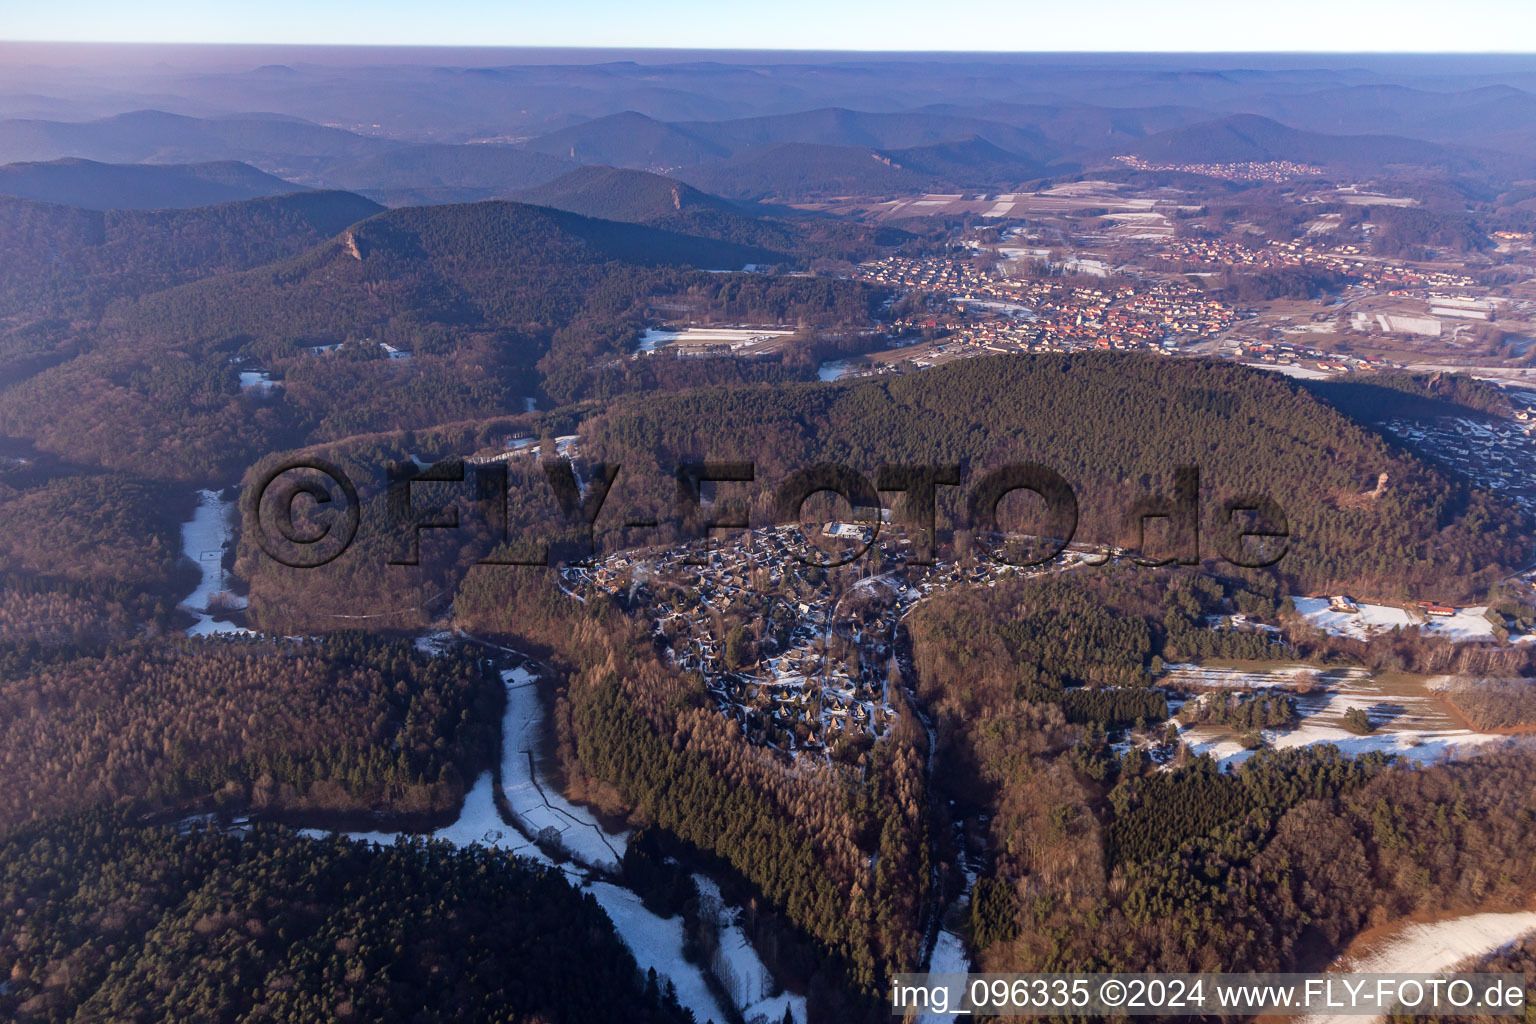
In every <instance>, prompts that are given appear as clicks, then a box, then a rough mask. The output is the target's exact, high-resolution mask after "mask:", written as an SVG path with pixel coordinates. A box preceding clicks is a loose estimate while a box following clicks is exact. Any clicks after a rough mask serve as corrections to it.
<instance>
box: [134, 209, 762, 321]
mask: <svg viewBox="0 0 1536 1024" xmlns="http://www.w3.org/2000/svg"><path fill="white" fill-rule="evenodd" d="M771 258H772V254H770V253H767V252H764V251H762V250H758V249H752V248H748V247H745V246H737V245H731V244H728V243H724V242H717V241H714V240H711V239H701V238H693V237H689V236H686V235H680V234H676V233H673V232H667V231H659V230H656V229H654V228H648V227H644V226H641V225H636V224H622V223H618V222H615V221H605V220H596V219H592V218H588V217H582V216H579V215H576V214H572V213H565V212H563V211H559V210H551V209H547V208H544V207H537V206H527V205H524V204H521V203H509V202H486V203H470V204H463V205H455V206H430V207H406V208H403V209H398V210H389V211H386V212H384V213H381V214H378V215H377V216H375V217H371V218H369V219H368V220H365V221H363V222H361V223H359V224H357V225H356V226H355V227H353V228H352V229H351V230H350V231H348V232H346V233H345V235H344V236H342V237H341V238H338V239H336V240H333V241H330V242H327V243H325V244H323V245H321V246H319V247H317V248H316V249H314V250H312V251H310V252H308V253H305V254H303V255H302V256H298V257H295V258H293V259H292V260H289V261H286V262H280V263H277V264H274V265H271V266H268V267H263V268H261V269H258V270H254V271H251V272H249V273H246V274H241V275H237V276H231V277H227V278H223V279H220V280H218V281H210V282H206V283H203V284H200V285H197V286H195V287H191V288H184V289H180V290H178V291H176V292H175V293H172V294H163V295H156V296H151V297H149V298H148V299H146V300H145V301H143V302H141V303H140V304H139V306H138V308H137V309H136V310H133V311H132V312H129V313H125V315H124V317H123V326H124V327H126V328H128V329H129V330H132V331H138V332H143V333H146V334H155V333H164V332H166V331H168V330H169V331H171V332H174V333H178V334H182V335H184V336H190V337H201V338H217V337H222V336H226V335H229V334H236V333H246V334H250V335H253V336H255V337H257V338H261V337H285V338H294V337H306V336H309V337H316V338H321V339H327V340H338V341H339V340H342V339H345V338H347V337H349V336H366V335H368V334H370V333H375V332H379V331H381V330H384V329H385V328H386V327H388V326H389V325H390V324H391V323H392V322H393V323H397V324H401V325H405V324H416V325H424V324H430V323H438V324H443V325H455V326H462V327H482V328H486V329H496V328H507V329H511V328H517V327H522V326H525V325H547V324H551V323H559V322H563V320H564V319H566V318H568V317H569V316H570V315H571V314H572V313H573V312H574V311H575V310H576V309H578V308H580V307H581V306H582V305H584V304H586V303H587V302H588V301H589V300H590V299H591V298H592V293H593V292H594V291H595V290H597V289H598V288H599V287H600V285H601V283H602V282H603V281H604V280H605V279H606V278H607V277H609V276H611V275H612V274H613V273H614V272H616V271H620V272H621V271H622V268H623V267H626V266H627V267H637V266H639V267H658V266H693V267H699V268H703V269H728V270H735V269H740V268H741V266H743V265H744V264H746V263H751V262H756V261H762V260H769V259H771ZM409 333H410V332H409V331H407V333H406V336H404V337H400V339H399V340H400V341H402V342H403V343H404V345H405V346H406V347H408V348H414V347H416V346H415V345H414V344H413V341H414V340H415V339H413V338H412V337H410V336H409Z"/></svg>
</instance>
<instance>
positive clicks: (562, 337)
mask: <svg viewBox="0 0 1536 1024" xmlns="http://www.w3.org/2000/svg"><path fill="white" fill-rule="evenodd" d="M306 198H308V199H311V200H313V197H306ZM282 201H288V200H282ZM351 201H352V202H355V203H367V201H366V200H362V199H356V198H353V199H352V200H351ZM273 202H278V200H274V201H273ZM368 205H369V207H370V208H372V207H371V204H368ZM203 212H204V211H197V213H203ZM76 214H78V217H86V216H87V215H85V214H81V213H78V211H75V212H71V213H69V214H68V215H67V216H66V215H60V216H66V219H67V217H74V216H76ZM188 215H190V214H188ZM165 216H168V217H169V216H176V215H169V214H168V215H165ZM69 223H75V222H74V221H69ZM93 223H94V224H95V225H96V227H95V230H97V232H98V235H97V237H100V232H101V230H102V228H101V227H100V223H101V222H99V221H98V222H90V221H80V222H79V223H78V224H77V226H76V227H75V230H76V231H77V232H79V233H80V234H81V235H82V236H86V235H88V233H89V231H90V230H91V229H92V225H93ZM327 226H331V225H327ZM30 237H33V238H34V240H35V244H36V246H37V251H38V254H39V255H38V256H37V258H36V260H35V261H34V262H33V263H32V264H30V265H31V266H32V267H34V269H35V271H36V272H38V273H41V270H40V269H37V268H41V267H43V266H46V254H47V252H48V248H47V242H46V238H45V236H44V235H43V234H42V233H41V232H33V234H32V235H31V236H30ZM86 240H88V239H84V240H83V241H82V243H81V245H82V246H83V245H84V241H86ZM172 244H174V240H172ZM216 255H217V252H215V253H213V254H210V256H209V258H210V259H213V258H214V257H216ZM159 258H161V257H160V256H159V255H158V251H157V250H153V249H152V250H151V251H150V257H149V258H148V259H147V260H146V261H145V266H147V267H149V268H154V267H156V266H157V265H158V264H157V263H156V260H157V259H159ZM772 259H774V254H772V253H769V252H767V251H765V250H762V249H759V248H754V247H749V246H742V245H735V244H731V243H727V242H721V241H716V240H712V239H705V238H697V237H693V236H688V235H683V234H679V233H677V232H671V231H663V230H658V229H656V228H652V227H648V226H643V225H637V224H622V223H618V222H614V221H606V220H595V219H592V218H587V217H582V216H579V215H576V214H572V213H565V212H562V211H559V210H551V209H548V208H545V207H537V206H527V205H524V204H520V203H510V202H486V203H474V204H468V205H458V206H434V207H413V208H406V209H398V210H389V211H386V212H383V213H379V214H377V215H376V216H372V217H369V218H367V219H366V220H363V221H361V222H359V223H357V224H355V225H353V226H351V227H349V228H346V229H344V230H341V231H340V233H339V234H335V235H334V236H333V237H330V238H328V239H327V240H326V241H324V242H322V243H320V244H319V245H316V246H314V247H313V248H310V249H308V250H307V251H305V252H302V253H300V254H299V255H296V256H291V257H288V258H286V259H280V260H278V261H277V262H274V263H270V264H267V265H264V266H260V267H256V268H254V269H250V270H246V271H244V272H241V273H225V274H220V275H218V276H215V277H211V278H208V279H205V280H200V281H196V282H193V283H189V284H185V285H182V286H180V287H176V288H170V289H166V290H161V291H153V290H148V289H146V290H147V291H149V294H145V295H144V296H143V297H142V298H139V299H137V301H131V302H130V301H126V300H125V301H123V302H120V303H117V304H115V305H111V306H110V307H109V308H108V311H107V315H106V316H104V317H103V318H102V320H101V321H100V322H99V323H91V324H88V325H84V326H80V325H69V324H44V325H39V326H38V327H37V329H36V330H35V331H33V332H32V333H22V334H20V335H18V336H17V337H16V338H15V339H14V340H13V342H12V347H11V351H12V353H13V354H12V359H13V360H15V361H18V362H19V361H20V360H23V359H30V360H32V361H33V363H32V366H31V369H34V370H35V369H37V368H38V367H39V366H42V365H47V363H49V362H62V365H56V366H51V367H49V368H48V369H45V370H43V371H42V372H41V373H39V374H38V375H37V376H34V377H32V378H31V379H29V380H22V381H20V383H13V384H12V386H10V387H9V388H6V389H4V390H0V435H3V436H12V437H23V438H27V439H29V440H31V441H32V442H34V443H35V444H36V446H37V447H38V448H39V449H41V450H45V451H48V452H52V453H55V454H59V455H63V456H65V457H67V458H69V459H71V460H72V461H75V462H78V463H82V464H87V465H103V466H112V467H121V468H126V467H128V466H130V465H131V466H132V467H133V468H134V471H135V472H140V473H148V474H150V475H154V476H171V477H176V478H179V479H209V478H224V479H228V478H229V477H231V476H233V475H234V474H235V473H238V472H239V471H240V469H243V468H244V467H245V466H248V465H249V464H250V463H251V462H253V461H254V460H255V458H256V457H257V456H258V455H260V454H262V453H264V452H267V451H271V450H273V449H274V448H284V447H292V446H294V445H296V444H302V443H306V442H307V441H309V440H312V439H317V435H315V434H314V433H312V432H313V431H315V430H318V431H319V435H318V437H320V438H335V437H340V436H345V435H347V434H353V433H361V432H366V431H373V430H385V429H401V428H415V427H421V426H428V425H431V424H434V423H442V422H446V421H452V420H461V419H468V418H472V417H476V416H489V415H494V414H497V413H503V412H508V411H513V410H515V411H517V412H521V411H522V410H523V408H524V401H523V398H524V396H528V395H535V394H538V393H539V391H540V388H541V385H547V390H548V391H549V393H551V394H554V393H557V392H558V393H559V394H561V395H563V396H566V398H569V397H573V396H574V395H575V394H577V393H578V392H579V391H580V390H581V388H582V387H583V386H584V385H583V380H584V375H585V374H587V373H588V372H589V371H590V370H591V369H592V368H593V367H596V366H602V365H605V364H609V363H612V362H614V361H615V360H618V359H620V358H622V357H623V356H626V355H628V354H629V353H630V352H631V351H633V348H634V344H635V340H636V339H637V338H638V337H639V334H640V328H641V327H642V326H643V325H644V324H645V323H646V322H647V319H648V317H649V315H650V314H649V310H650V308H651V304H652V303H653V302H659V301H664V302H665V303H666V304H667V305H668V308H669V309H671V310H684V311H687V314H688V315H690V316H692V317H696V318H700V319H704V318H708V317H710V316H729V317H730V318H731V320H732V322H740V321H743V320H745V321H746V322H756V323H764V322H768V323H805V324H811V325H819V324H823V323H830V324H833V325H839V326H842V325H852V326H856V327H864V326H866V325H867V324H868V322H869V318H870V315H871V312H872V310H873V309H875V308H876V307H877V305H878V296H879V292H878V291H877V290H876V289H873V288H871V287H869V286H867V285H864V284H860V283H858V282H853V281H839V280H831V279H826V278H809V277H807V278H800V277H788V278H786V277H772V276H768V275H757V274H752V275H746V274H714V273H705V272H703V270H702V269H700V270H695V269H693V268H724V269H732V268H740V267H741V266H742V265H743V264H746V263H756V262H766V261H771V260H772ZM135 272H148V271H146V270H140V269H138V268H136V269H135ZM21 285H22V282H18V283H17V285H16V286H17V287H20V286H21ZM658 295H661V296H665V299H664V300H658V299H656V296H658ZM674 315H675V314H674ZM338 346H340V351H337V350H335V349H336V348H337V347H338ZM385 346H390V348H392V349H394V350H395V353H394V354H395V355H397V356H399V357H401V358H386V356H387V355H389V354H390V348H386V347H385ZM77 353H78V354H77ZM70 356H73V358H69V359H68V361H62V360H64V359H65V358H66V357H70ZM407 356H408V357H411V358H404V357H407ZM249 366H259V367H262V368H264V369H266V370H268V371H270V372H271V373H272V374H274V375H275V376H274V380H276V381H278V382H280V384H281V386H279V387H274V388H272V389H271V390H270V391H258V392H254V393H253V392H249V391H245V392H243V391H242V389H241V387H240V384H239V382H238V371H239V370H240V369H241V368H243V367H249ZM21 376H22V374H20V373H18V374H17V375H16V378H19V377H21ZM13 379H15V378H13ZM555 381H558V382H560V383H558V384H556V383H553V382H555ZM61 393H69V394H73V395H75V396H77V405H76V408H75V410H74V414H73V415H71V416H68V417H61V416H59V415H58V414H57V404H56V403H57V396H58V395H59V394H61Z"/></svg>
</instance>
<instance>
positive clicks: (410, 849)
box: [0, 815, 692, 1024]
mask: <svg viewBox="0 0 1536 1024" xmlns="http://www.w3.org/2000/svg"><path fill="white" fill-rule="evenodd" d="M0 973H3V974H4V975H5V977H6V978H7V981H6V983H5V984H3V985H0V1015H3V1016H4V1017H5V1019H6V1020H13V1021H19V1022H21V1021H24V1022H38V1024H41V1022H45V1021H66V1020H133V1021H138V1022H141V1024H179V1022H184V1021H251V1020H264V1021H273V1022H291V1024H299V1022H304V1024H309V1022H314V1021H347V1020H369V1021H528V1022H532V1021H539V1022H547V1024H588V1022H593V1021H617V1020H624V1021H633V1022H635V1024H684V1022H685V1021H687V1020H691V1019H692V1018H691V1017H690V1016H688V1015H686V1014H685V1013H684V1012H683V1011H682V1010H680V1009H679V1008H678V1006H677V1002H676V999H675V998H668V993H663V992H660V991H658V990H657V989H656V987H655V986H654V985H652V986H648V985H647V983H646V980H645V978H644V977H643V976H642V975H641V973H640V971H639V968H638V966H637V965H636V963H635V960H634V957H633V956H632V955H631V954H630V953H629V951H628V950H627V949H625V948H624V945H623V944H622V942H621V941H620V940H619V938H618V936H617V935H615V934H614V932H613V929H612V926H611V925H610V923H609V921H608V918H607V916H606V915H605V914H604V913H603V911H602V908H601V907H599V906H598V904H597V902H596V901H595V900H594V899H593V898H592V897H591V896H588V895H584V894H582V893H580V892H578V891H576V890H575V889H573V888H572V887H571V885H570V883H569V882H567V881H566V880H565V878H564V876H563V875H561V874H560V872H558V871H555V870H553V869H549V868H544V867H539V866H535V865H533V864H531V863H529V862H527V861H521V860H516V859H513V858H511V857H508V856H506V855H505V854H503V853H500V852H498V851H495V850H488V849H486V848H484V847H478V846H477V847H470V848H468V849H463V850H458V849H453V848H451V847H449V846H448V845H447V844H444V843H429V844H422V843H420V842H417V843H412V844H402V845H396V846H382V847H380V846H373V845H370V844H366V843H357V842H351V841H349V840H343V839H334V840H324V841H322V840H315V839H307V838H304V837H302V836H299V835H298V834H296V833H293V832H290V831H287V830H284V829H278V828H274V827H271V826H258V827H256V828H255V829H253V830H252V831H251V832H250V833H248V834H247V835H244V836H238V835H222V834H220V833H219V832H217V831H214V830H212V829H194V830H191V831H177V830H174V829H169V828H151V829H141V828H135V827H130V826H128V825H127V824H125V823H124V822H123V821H122V820H121V819H119V818H115V817H110V816H106V815H93V816H90V817H86V818H78V819H71V820H66V821H62V822H57V823H50V824H41V825H34V826H30V827H27V828H23V829H19V830H16V831H14V832H12V833H10V834H8V835H7V836H5V838H4V839H3V840H0Z"/></svg>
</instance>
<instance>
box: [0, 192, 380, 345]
mask: <svg viewBox="0 0 1536 1024" xmlns="http://www.w3.org/2000/svg"><path fill="white" fill-rule="evenodd" d="M381 209H382V207H380V206H379V205H378V204H377V203H373V202H371V201H369V200H367V199H364V198H362V197H361V196H356V195H352V194H351V193H349V192H299V193H294V194H290V195H282V196H275V197H270V198H259V199H251V200H247V201H243V202H232V203H221V204H218V205H215V206H205V207H200V208H197V209H187V210H158V211H150V210H106V211H99V210H84V209H75V208H72V207H69V206H63V205H54V204H50V203H43V202H36V201H32V200H27V199H17V198H12V197H0V247H3V248H4V250H5V254H6V258H5V260H4V262H3V263H0V305H3V306H4V308H5V309H6V310H7V311H8V312H9V314H10V316H12V317H15V316H18V315H20V316H25V315H26V314H28V313H30V314H33V315H38V316H65V317H72V316H76V315H80V314H82V313H94V314H99V313H100V311H101V308H102V307H104V306H105V305H106V303H107V302H108V301H110V300H112V299H115V298H118V297H120V296H138V295H144V294H148V293H149V292H153V291H157V290H159V289H162V288H168V287H170V286H172V285H177V284H182V283H185V282H187V281H191V280H196V279H198V278H201V277H211V276H215V275H218V274H227V273H229V272H231V271H237V270H246V269H248V268H250V267H255V266H260V265H261V264H263V263H271V262H272V261H274V260H279V259H284V258H286V257H289V256H294V255H297V254H298V253H301V252H303V251H305V250H307V249H309V248H311V247H313V246H315V245H317V244H319V243H320V242H321V241H323V240H325V239H327V238H330V237H332V236H333V235H335V234H337V233H338V232H339V231H341V230H342V229H343V228H345V227H346V226H347V225H349V224H353V223H356V222H357V221H359V220H362V219H363V218H365V217H371V216H373V215H374V214H376V213H378V212H379V211H380V210H381Z"/></svg>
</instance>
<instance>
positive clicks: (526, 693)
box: [501, 668, 629, 872]
mask: <svg viewBox="0 0 1536 1024" xmlns="http://www.w3.org/2000/svg"><path fill="white" fill-rule="evenodd" d="M501 677H502V681H503V682H504V683H506V687H507V712H506V717H505V718H504V719H503V720H502V741H501V743H502V745H501V789H502V792H503V793H504V794H506V797H507V803H508V805H509V806H510V807H511V808H512V813H513V814H514V815H516V816H517V820H518V821H519V822H520V823H521V824H522V826H523V828H524V829H526V830H527V832H528V834H529V835H535V836H537V835H542V834H544V830H545V829H553V830H554V832H553V834H556V835H558V836H559V838H560V844H561V846H562V847H564V849H565V850H566V852H567V853H569V854H570V856H571V859H572V860H575V861H577V862H578V863H581V864H586V865H590V866H592V867H595V868H598V869H601V870H603V871H612V872H616V871H618V870H619V859H620V858H621V857H623V855H624V845H625V843H626V842H627V841H628V839H629V833H627V832H624V833H620V834H618V835H615V834H612V833H610V832H608V831H607V830H606V829H604V828H603V826H602V825H601V824H600V823H599V822H598V820H597V819H596V818H595V817H593V815H592V812H591V811H589V810H587V809H586V808H585V807H578V806H576V805H575V804H573V803H571V802H570V801H569V800H566V799H565V797H563V796H561V795H560V793H559V791H557V790H556V789H555V788H554V787H553V786H547V785H545V786H541V785H540V784H539V782H538V779H537V777H536V774H535V770H534V759H535V758H537V757H538V749H539V733H540V729H541V723H542V722H543V720H544V709H543V706H542V703H541V702H540V700H539V691H538V687H537V685H536V684H535V683H534V681H533V676H532V675H531V674H530V673H529V672H528V670H527V669H526V668H514V669H509V670H507V671H505V672H503V673H502V674H501Z"/></svg>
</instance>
